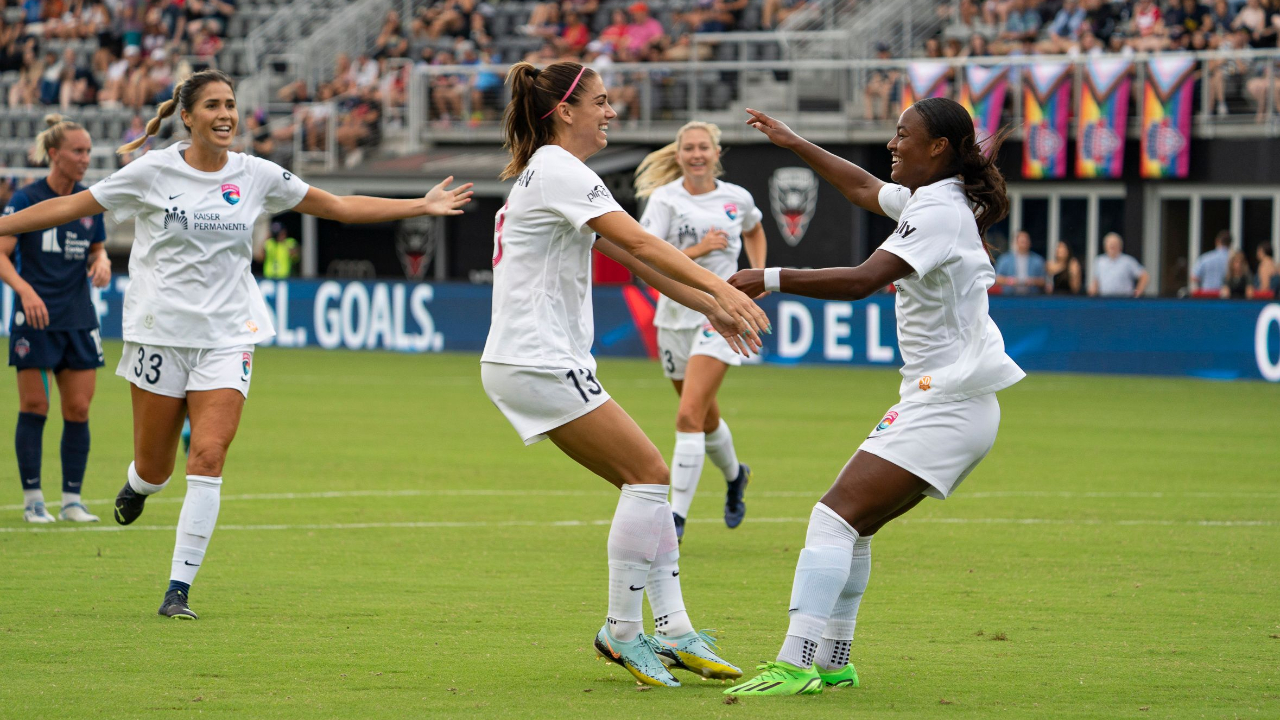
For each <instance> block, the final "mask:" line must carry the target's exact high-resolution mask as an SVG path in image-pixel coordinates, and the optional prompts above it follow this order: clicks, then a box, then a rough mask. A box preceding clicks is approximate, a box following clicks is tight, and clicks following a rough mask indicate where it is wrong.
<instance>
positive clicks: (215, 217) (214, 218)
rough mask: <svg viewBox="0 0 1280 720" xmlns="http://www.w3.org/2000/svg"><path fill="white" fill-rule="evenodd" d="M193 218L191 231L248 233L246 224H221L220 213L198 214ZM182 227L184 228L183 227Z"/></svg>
mask: <svg viewBox="0 0 1280 720" xmlns="http://www.w3.org/2000/svg"><path fill="white" fill-rule="evenodd" d="M237 202H238V200H237ZM193 217H195V224H194V225H193V226H192V229H193V230H222V231H230V232H248V230H249V225H248V224H246V223H242V222H222V213H216V212H198V213H195V214H194V216H193ZM183 227H186V226H185V225H184V226H183Z"/></svg>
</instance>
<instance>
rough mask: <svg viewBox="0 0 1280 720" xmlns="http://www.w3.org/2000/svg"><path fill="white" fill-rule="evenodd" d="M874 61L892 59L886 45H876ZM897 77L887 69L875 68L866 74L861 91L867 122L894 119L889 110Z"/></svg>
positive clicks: (897, 73) (896, 91) (896, 92)
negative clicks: (865, 81) (864, 83)
mask: <svg viewBox="0 0 1280 720" xmlns="http://www.w3.org/2000/svg"><path fill="white" fill-rule="evenodd" d="M876 59H877V60H883V61H888V60H892V59H893V53H892V52H890V50H889V46H888V45H887V44H885V43H882V42H881V43H876ZM898 76H899V72H898V70H896V69H891V68H887V67H883V68H876V69H875V70H872V71H871V72H870V73H869V74H868V76H867V85H866V88H865V89H864V90H863V95H864V99H865V103H864V108H863V110H864V113H865V115H866V118H867V119H868V120H890V119H893V118H894V117H895V115H894V114H892V111H891V110H890V108H891V107H893V101H894V100H895V99H896V97H895V96H896V95H897V94H898Z"/></svg>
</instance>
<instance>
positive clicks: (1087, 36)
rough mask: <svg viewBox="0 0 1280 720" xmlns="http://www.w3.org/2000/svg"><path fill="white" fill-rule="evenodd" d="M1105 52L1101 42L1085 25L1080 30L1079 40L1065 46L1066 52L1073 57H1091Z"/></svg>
mask: <svg viewBox="0 0 1280 720" xmlns="http://www.w3.org/2000/svg"><path fill="white" fill-rule="evenodd" d="M1105 52H1106V50H1105V49H1104V48H1103V47H1102V43H1100V42H1098V38H1097V36H1095V35H1094V34H1093V31H1092V30H1090V29H1089V28H1088V27H1087V26H1086V27H1084V28H1082V29H1081V30H1080V38H1079V42H1077V43H1076V44H1074V45H1072V46H1071V47H1069V48H1067V54H1069V55H1071V56H1073V57H1079V56H1083V57H1086V58H1091V57H1097V56H1099V55H1102V54H1103V53H1105Z"/></svg>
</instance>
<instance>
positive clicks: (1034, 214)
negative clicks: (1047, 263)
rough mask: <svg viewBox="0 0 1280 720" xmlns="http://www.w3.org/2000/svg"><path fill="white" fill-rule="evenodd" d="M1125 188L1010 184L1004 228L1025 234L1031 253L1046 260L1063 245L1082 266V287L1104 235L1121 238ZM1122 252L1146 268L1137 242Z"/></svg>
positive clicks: (1065, 184)
mask: <svg viewBox="0 0 1280 720" xmlns="http://www.w3.org/2000/svg"><path fill="white" fill-rule="evenodd" d="M1124 203H1125V188H1124V185H1123V184H1122V183H1098V184H1096V185H1090V186H1088V187H1082V186H1080V185H1073V184H1067V183H1061V184H1057V183H1039V182H1037V183H1011V184H1010V185H1009V227H1010V228H1011V229H1012V228H1023V229H1025V230H1027V232H1029V233H1031V247H1032V249H1033V250H1035V251H1036V252H1038V253H1041V254H1043V255H1044V256H1045V257H1046V258H1048V257H1052V256H1053V253H1054V251H1055V250H1056V249H1057V247H1058V243H1059V242H1066V243H1067V244H1068V246H1069V247H1070V248H1071V251H1072V253H1074V254H1075V256H1076V257H1077V258H1079V259H1080V262H1081V263H1082V264H1083V265H1084V284H1085V286H1086V287H1087V286H1088V284H1089V280H1090V279H1092V277H1093V264H1094V261H1095V260H1096V259H1097V255H1098V253H1100V252H1102V238H1103V236H1104V235H1106V234H1107V233H1108V232H1118V233H1120V234H1121V235H1122V236H1123V235H1124V214H1125V213H1124ZM1125 251H1126V252H1129V253H1130V254H1132V255H1134V256H1135V257H1136V258H1138V260H1140V261H1142V262H1144V263H1145V262H1146V259H1145V258H1144V257H1143V255H1144V254H1146V253H1142V252H1139V246H1138V245H1137V238H1134V239H1133V242H1132V243H1131V242H1130V240H1129V239H1128V238H1126V240H1125Z"/></svg>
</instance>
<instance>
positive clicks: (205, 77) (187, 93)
mask: <svg viewBox="0 0 1280 720" xmlns="http://www.w3.org/2000/svg"><path fill="white" fill-rule="evenodd" d="M215 82H217V83H223V84H225V85H226V86H227V87H229V88H231V91H232V92H235V89H236V86H235V83H234V82H233V81H232V80H231V77H230V76H228V75H227V74H226V73H224V72H222V71H221V70H201V71H200V72H198V73H193V74H191V75H189V76H188V77H187V78H186V79H185V80H183V81H181V82H179V83H178V84H177V85H175V86H173V97H172V98H170V99H168V100H165V101H164V102H162V103H160V107H158V108H156V116H155V117H153V118H151V119H150V120H149V121H147V132H146V134H145V135H143V136H142V137H140V138H138V139H136V140H134V141H133V142H130V143H127V144H125V145H121V146H120V147H118V148H116V153H117V154H119V155H126V154H128V153H131V152H133V151H134V150H137V149H138V148H140V147H142V146H143V145H144V144H146V142H147V141H148V140H150V139H151V138H152V137H153V136H154V135H155V134H156V133H158V132H160V123H162V122H164V120H165V118H167V117H169V116H170V115H172V114H174V113H175V112H177V110H178V109H179V108H181V109H183V110H186V111H187V112H191V111H192V110H193V109H194V108H195V106H196V102H197V101H198V99H199V95H200V89H201V88H203V87H204V86H205V85H208V84H209V83H215ZM183 127H187V126H186V124H185V123H184V124H183ZM187 131H188V132H190V131H191V128H190V127H187Z"/></svg>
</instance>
